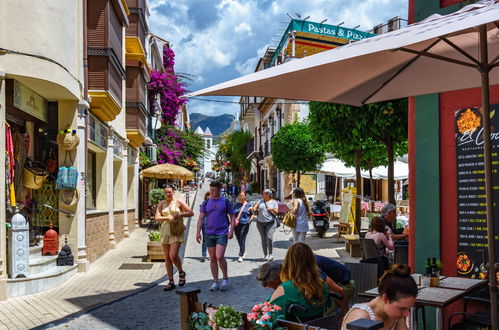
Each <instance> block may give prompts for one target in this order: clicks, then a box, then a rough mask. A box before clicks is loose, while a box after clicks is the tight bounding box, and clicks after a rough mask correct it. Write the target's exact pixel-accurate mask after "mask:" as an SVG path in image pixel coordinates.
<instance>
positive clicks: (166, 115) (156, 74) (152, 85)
mask: <svg viewBox="0 0 499 330" xmlns="http://www.w3.org/2000/svg"><path fill="white" fill-rule="evenodd" d="M174 65H175V53H174V52H173V50H172V49H171V48H169V47H166V46H165V47H163V67H164V70H162V71H156V70H152V71H151V73H150V75H149V91H150V92H149V98H150V100H149V101H150V104H156V102H155V98H156V95H159V99H160V104H161V123H162V124H169V125H174V124H175V120H176V118H177V114H178V112H179V110H180V107H182V106H183V105H184V104H185V103H186V99H181V98H180V96H182V95H183V94H185V93H186V90H185V84H184V83H182V82H181V81H180V80H179V78H178V77H177V76H176V75H175V70H174V68H173V67H174ZM154 110H158V109H154Z"/></svg>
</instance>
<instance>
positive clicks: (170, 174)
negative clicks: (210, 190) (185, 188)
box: [140, 164, 194, 180]
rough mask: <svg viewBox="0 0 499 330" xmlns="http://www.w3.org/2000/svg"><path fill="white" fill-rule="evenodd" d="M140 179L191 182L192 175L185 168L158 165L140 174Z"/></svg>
mask: <svg viewBox="0 0 499 330" xmlns="http://www.w3.org/2000/svg"><path fill="white" fill-rule="evenodd" d="M140 178H155V179H170V180H193V178H194V174H193V173H192V172H191V171H189V170H188V169H186V168H183V167H181V166H178V165H173V164H159V165H155V166H151V167H148V168H146V169H145V170H143V171H142V172H140Z"/></svg>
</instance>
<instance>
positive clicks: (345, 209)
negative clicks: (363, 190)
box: [339, 187, 357, 226]
mask: <svg viewBox="0 0 499 330" xmlns="http://www.w3.org/2000/svg"><path fill="white" fill-rule="evenodd" d="M342 192H343V194H342V195H341V211H340V219H339V221H340V223H345V224H350V225H352V226H353V225H355V203H356V199H357V198H355V196H357V188H355V187H347V188H344V189H343V190H342Z"/></svg>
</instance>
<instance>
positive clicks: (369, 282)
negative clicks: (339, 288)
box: [345, 263, 378, 304]
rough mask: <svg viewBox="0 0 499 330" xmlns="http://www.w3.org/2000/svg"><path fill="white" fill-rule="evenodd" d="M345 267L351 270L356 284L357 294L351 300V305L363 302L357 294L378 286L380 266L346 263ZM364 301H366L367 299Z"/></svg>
mask: <svg viewBox="0 0 499 330" xmlns="http://www.w3.org/2000/svg"><path fill="white" fill-rule="evenodd" d="M345 266H346V267H347V268H348V269H350V273H351V278H352V280H353V281H354V282H355V294H354V295H353V296H352V298H351V299H350V303H351V304H355V303H358V302H361V300H360V299H359V297H358V295H357V293H358V292H364V291H367V290H370V289H372V288H375V287H376V286H377V285H378V276H377V275H378V265H376V264H367V263H366V264H364V263H346V264H345ZM362 301H365V299H364V300H362Z"/></svg>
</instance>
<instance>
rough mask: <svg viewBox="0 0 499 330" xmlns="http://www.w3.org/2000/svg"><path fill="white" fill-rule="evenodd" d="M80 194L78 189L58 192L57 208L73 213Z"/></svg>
mask: <svg viewBox="0 0 499 330" xmlns="http://www.w3.org/2000/svg"><path fill="white" fill-rule="evenodd" d="M79 199H80V194H79V193H78V189H75V190H60V191H59V208H60V209H61V210H63V211H66V212H69V213H74V212H75V211H76V207H77V206H78V200H79Z"/></svg>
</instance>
